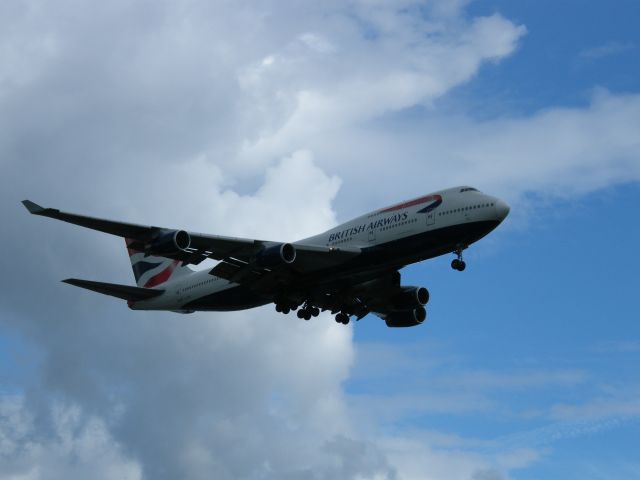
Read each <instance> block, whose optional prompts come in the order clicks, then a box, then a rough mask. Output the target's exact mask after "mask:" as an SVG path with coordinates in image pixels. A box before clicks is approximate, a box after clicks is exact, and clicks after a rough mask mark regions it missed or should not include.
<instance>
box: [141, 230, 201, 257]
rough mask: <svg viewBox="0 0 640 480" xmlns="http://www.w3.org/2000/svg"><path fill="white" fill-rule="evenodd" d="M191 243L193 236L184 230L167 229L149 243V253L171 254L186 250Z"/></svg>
mask: <svg viewBox="0 0 640 480" xmlns="http://www.w3.org/2000/svg"><path fill="white" fill-rule="evenodd" d="M189 245H191V237H190V236H189V234H188V233H187V232H185V231H184V230H165V231H164V232H162V233H160V235H158V236H157V237H156V238H154V239H153V241H152V242H151V244H150V245H149V253H151V254H154V255H160V256H162V255H170V254H174V253H178V252H184V251H185V250H186V249H187V248H189Z"/></svg>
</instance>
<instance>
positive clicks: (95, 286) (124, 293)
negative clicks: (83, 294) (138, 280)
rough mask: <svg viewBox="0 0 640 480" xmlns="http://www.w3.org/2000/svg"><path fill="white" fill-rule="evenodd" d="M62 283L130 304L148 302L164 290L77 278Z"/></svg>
mask: <svg viewBox="0 0 640 480" xmlns="http://www.w3.org/2000/svg"><path fill="white" fill-rule="evenodd" d="M62 281H63V282H64V283H68V284H69V285H74V286H76V287H80V288H86V289H87V290H92V291H94V292H98V293H102V294H103V295H111V296H112V297H118V298H121V299H123V300H127V301H132V302H139V301H140V300H148V299H150V298H154V297H157V296H158V295H162V294H163V293H164V290H161V289H151V288H141V287H131V286H129V285H119V284H117V283H105V282H92V281H90V280H79V279H77V278H67V279H66V280H62Z"/></svg>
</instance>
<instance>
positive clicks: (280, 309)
mask: <svg viewBox="0 0 640 480" xmlns="http://www.w3.org/2000/svg"><path fill="white" fill-rule="evenodd" d="M276 312H282V306H281V305H280V304H279V303H276Z"/></svg>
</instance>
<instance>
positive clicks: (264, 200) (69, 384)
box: [0, 0, 640, 479]
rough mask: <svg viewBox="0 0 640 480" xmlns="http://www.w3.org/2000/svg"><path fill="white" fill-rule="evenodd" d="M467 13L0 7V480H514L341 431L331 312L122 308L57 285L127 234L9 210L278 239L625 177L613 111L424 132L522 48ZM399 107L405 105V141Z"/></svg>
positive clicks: (495, 18)
mask: <svg viewBox="0 0 640 480" xmlns="http://www.w3.org/2000/svg"><path fill="white" fill-rule="evenodd" d="M466 3H467V2H465V1H455V2H450V1H435V2H429V3H427V4H425V3H424V2H419V1H417V0H403V1H401V2H396V1H394V2H388V1H384V0H366V1H365V0H358V1H352V2H342V1H338V0H335V1H328V2H315V3H313V2H308V3H303V2H297V1H291V2H281V1H277V2H276V1H264V2H245V1H242V2H232V3H225V2H219V3H211V2H205V1H199V0H188V1H184V2H173V1H158V2H148V1H145V0H141V1H137V2H123V1H113V2H106V3H99V4H97V3H92V4H88V3H83V2H77V1H74V0H64V1H61V2H56V3H55V5H54V4H53V3H52V2H45V1H41V0H29V1H26V2H25V1H17V0H8V1H5V2H2V5H1V6H0V45H1V47H0V111H2V113H3V114H2V116H0V132H2V134H1V135H0V169H1V173H2V189H0V216H1V218H2V219H3V226H4V229H3V242H4V243H3V246H4V248H5V251H7V252H12V254H11V255H3V256H1V257H0V267H1V268H2V270H3V272H11V278H12V281H11V282H7V283H6V284H4V285H3V288H2V289H1V291H0V315H1V317H0V318H1V320H0V332H1V333H2V334H3V335H5V336H7V338H9V339H10V340H9V341H12V340H11V339H13V338H19V339H20V342H24V348H25V350H26V352H27V353H28V354H29V356H30V357H31V358H35V359H37V360H36V361H35V362H36V363H37V365H36V367H35V368H34V369H33V371H31V370H30V371H29V372H28V373H25V375H24V376H23V377H21V378H20V379H19V380H15V379H14V378H13V377H12V383H11V384H10V385H8V386H7V387H6V392H9V391H11V392H12V393H11V394H9V393H6V392H5V389H3V391H2V395H3V398H4V400H3V402H2V404H1V412H0V417H1V419H0V421H1V422H2V423H1V425H2V428H1V429H0V449H1V450H0V455H2V458H3V462H5V463H4V465H6V467H4V466H3V467H2V468H4V470H2V471H1V474H2V475H3V476H4V477H7V478H12V477H19V476H26V477H32V478H46V477H51V476H53V477H56V476H59V477H62V476H64V477H73V476H74V475H75V476H83V477H86V476H87V473H86V472H88V471H89V470H91V471H92V472H93V473H92V476H95V471H100V472H101V474H102V475H103V476H104V478H139V477H143V478H194V479H197V478H205V477H206V478H211V477H215V478H221V479H224V478H336V476H338V477H343V478H390V479H391V478H425V477H431V478H448V479H468V478H472V477H473V476H474V475H475V476H476V477H477V478H489V477H487V475H494V478H495V475H502V474H503V473H504V471H506V470H509V469H510V468H515V467H514V465H515V464H516V463H517V462H516V463H514V462H511V463H509V462H507V463H505V464H504V465H502V464H501V463H500V461H499V459H498V458H497V457H495V456H491V455H489V456H486V455H485V456H483V455H480V454H475V453H472V452H466V451H444V452H443V451H439V450H437V449H432V448H430V447H429V445H426V444H425V443H424V442H422V441H418V440H413V439H410V438H404V437H403V436H402V435H395V436H394V435H386V434H380V433H379V430H378V428H377V427H378V425H376V424H375V418H374V417H373V416H370V417H369V418H368V419H367V422H368V423H367V425H366V426H363V425H360V424H356V422H354V420H353V419H354V410H355V409H360V408H362V406H361V405H358V406H357V407H353V406H352V405H351V403H350V401H349V399H348V396H347V395H346V393H345V392H344V390H343V387H342V382H344V380H345V379H347V378H348V376H349V374H350V368H351V366H352V364H353V362H354V355H355V353H354V347H353V339H352V333H351V330H350V329H349V328H342V327H338V326H337V325H335V323H334V322H332V321H329V319H328V318H324V317H322V318H320V319H318V320H317V321H315V322H299V321H297V319H295V318H288V317H284V316H282V315H276V314H275V313H274V312H273V311H272V310H271V309H270V308H268V307H265V308H261V309H257V310H254V311H249V312H239V313H233V314H206V315H205V314H195V315H191V316H178V315H175V314H168V313H167V314H158V313H144V312H135V313H133V312H130V311H128V310H127V309H126V307H125V306H124V305H123V304H121V303H118V302H116V301H114V300H113V299H109V298H103V297H100V296H97V295H92V294H90V293H87V292H81V291H78V290H75V289H72V288H70V287H68V286H66V285H61V284H59V283H58V280H59V279H60V278H65V277H68V276H78V277H84V278H91V279H96V280H105V281H115V282H119V283H130V282H131V273H130V265H129V262H128V259H127V258H126V255H125V253H124V246H123V242H122V241H121V239H115V238H112V237H109V236H106V235H101V234H98V233H96V232H91V231H84V230H82V229H78V228H75V227H72V226H69V225H64V224H60V223H56V222H52V221H48V220H46V219H41V218H34V217H30V216H28V215H27V214H26V213H25V212H24V210H23V209H22V206H21V205H19V203H18V202H19V200H22V199H23V198H27V197H32V198H33V200H36V201H39V202H42V203H43V204H51V205H52V206H54V207H59V208H63V209H66V210H75V211H81V212H83V213H87V214H91V215H96V216H106V217H112V218H122V219H126V220H130V221H137V222H142V223H149V224H157V225H163V226H165V225H166V226H175V227H183V228H188V229H191V230H198V231H204V232H212V233H219V234H227V235H242V236H255V237H261V238H268V239H282V240H292V239H296V238H301V237H304V236H307V235H310V234H312V233H315V232H316V231H318V230H322V229H325V228H328V227H330V226H332V225H334V224H335V223H336V221H337V220H338V218H337V216H338V214H337V212H336V208H335V206H336V205H339V206H340V207H341V208H340V212H341V215H342V214H344V213H343V212H347V213H361V211H360V210H365V209H367V208H374V207H376V206H378V205H379V203H380V202H386V201H387V200H397V197H398V195H407V196H409V195H410V194H408V192H414V193H422V192H424V191H425V190H429V189H435V188H441V187H443V186H446V185H448V184H450V183H479V184H481V186H488V187H492V188H495V189H496V190H499V191H505V192H511V193H512V195H514V196H517V195H518V194H520V193H522V192H523V191H526V190H530V189H536V190H541V191H556V190H559V189H565V188H567V187H571V191H572V192H581V191H585V190H588V189H591V188H599V187H602V186H604V185H607V184H611V183H615V182H619V181H624V180H630V179H637V178H638V162H637V153H638V144H637V141H636V140H635V138H636V137H635V136H634V135H635V133H634V131H633V125H637V124H638V112H639V111H640V107H639V103H640V102H639V101H638V99H637V97H636V96H634V95H628V96H616V95H611V94H607V93H599V94H597V95H595V96H594V99H593V101H592V103H591V104H590V106H588V107H586V108H583V109H550V110H548V111H544V112H540V113H538V114H536V115H534V116H532V117H527V118H502V119H494V120H490V121H487V122H478V121H475V120H473V119H471V118H467V117H462V118H460V117H453V116H452V115H451V114H449V113H445V114H442V115H440V114H439V111H438V108H437V100H438V99H439V98H442V97H443V96H445V95H447V94H448V93H450V92H451V91H452V89H455V87H456V86H459V85H462V84H464V83H465V82H468V81H470V80H472V79H473V77H474V75H476V73H477V72H478V70H479V69H480V68H481V67H482V66H483V65H485V64H491V65H494V64H496V63H499V62H500V61H501V60H502V59H504V58H506V57H507V56H509V55H511V54H514V52H515V51H516V50H517V47H518V44H519V42H521V41H522V38H523V36H524V35H525V33H526V29H525V27H524V26H521V25H516V24H514V23H513V22H511V21H510V20H508V19H506V18H504V17H503V16H501V15H499V14H494V15H492V16H488V17H469V15H467V14H466V12H465V9H464V7H465V4H466ZM412 108H415V109H418V110H420V111H421V112H425V115H424V117H423V118H421V119H419V121H418V122H417V123H412V122H408V121H407V119H406V118H405V116H404V113H405V112H406V110H407V109H412ZM597 139H599V140H600V141H599V142H598V141H597ZM568 177H571V180H570V181H569V180H567V178H568ZM425 179H426V180H425ZM463 179H464V180H463ZM382 181H385V182H388V185H389V188H386V189H384V190H381V189H378V188H377V185H378V183H379V182H382ZM341 185H343V186H344V187H345V188H343V189H342V190H339V189H340V187H341ZM372 192H375V198H374V193H372ZM398 192H401V193H398ZM391 197H393V198H391ZM374 202H375V204H374ZM350 209H354V211H353V212H350ZM355 210H358V211H357V212H356V211H355ZM25 285H28V286H29V288H28V289H27V288H25ZM34 292H37V301H35V299H34ZM374 321H375V320H374ZM15 392H18V393H15ZM413 401H414V400H412V399H409V400H408V403H409V404H410V405H409V407H411V404H412V403H411V402H413ZM460 408H462V409H464V408H466V407H465V406H464V405H462V406H461V407H460ZM370 413H375V408H374V409H372V410H371V411H370ZM357 418H361V417H357ZM363 431H367V432H368V433H369V435H366V434H365V433H363ZM365 437H366V438H365ZM527 458H533V457H532V456H531V455H530V456H529V457H527ZM523 461H524V460H523ZM487 472H488V473H487ZM495 472H498V473H495ZM483 475H484V477H483Z"/></svg>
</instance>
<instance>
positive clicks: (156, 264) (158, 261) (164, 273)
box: [125, 238, 192, 288]
mask: <svg viewBox="0 0 640 480" xmlns="http://www.w3.org/2000/svg"><path fill="white" fill-rule="evenodd" d="M125 242H126V244H127V251H128V252H129V259H130V260H131V267H132V268H133V275H134V277H135V278H136V284H137V285H138V286H139V287H144V288H153V287H156V286H158V285H161V284H163V283H165V282H167V281H169V280H170V279H175V278H177V277H180V276H182V275H187V274H189V273H191V272H192V270H191V269H190V268H188V267H186V266H183V265H182V262H181V261H180V260H174V259H172V258H166V257H157V256H153V255H149V256H145V254H144V252H141V251H139V250H134V249H132V248H129V245H131V244H132V243H134V242H135V240H132V239H130V238H125Z"/></svg>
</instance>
